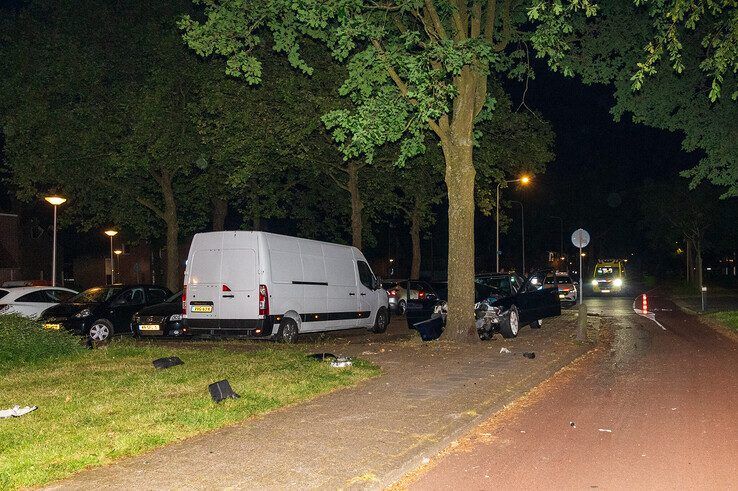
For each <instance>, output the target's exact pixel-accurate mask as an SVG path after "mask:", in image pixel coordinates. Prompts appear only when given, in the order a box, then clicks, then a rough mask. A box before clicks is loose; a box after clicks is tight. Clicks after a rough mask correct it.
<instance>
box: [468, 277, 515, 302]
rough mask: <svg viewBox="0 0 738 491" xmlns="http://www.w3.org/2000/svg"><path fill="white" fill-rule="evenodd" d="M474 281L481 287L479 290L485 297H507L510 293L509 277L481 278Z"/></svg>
mask: <svg viewBox="0 0 738 491" xmlns="http://www.w3.org/2000/svg"><path fill="white" fill-rule="evenodd" d="M474 281H476V283H477V285H478V286H480V287H481V288H479V290H480V292H481V293H482V295H483V296H486V297H489V296H492V295H504V296H508V295H510V294H511V293H512V290H511V289H510V277H509V276H482V277H478V278H476V279H475V280H474Z"/></svg>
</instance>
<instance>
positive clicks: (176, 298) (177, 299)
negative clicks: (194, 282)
mask: <svg viewBox="0 0 738 491" xmlns="http://www.w3.org/2000/svg"><path fill="white" fill-rule="evenodd" d="M182 293H183V292H182V290H180V291H178V292H177V293H175V294H174V295H172V296H171V297H169V298H167V299H166V300H164V303H174V302H181V301H182Z"/></svg>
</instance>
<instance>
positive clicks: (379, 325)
mask: <svg viewBox="0 0 738 491" xmlns="http://www.w3.org/2000/svg"><path fill="white" fill-rule="evenodd" d="M388 324H389V315H387V309H385V308H384V307H382V308H381V309H379V311H378V312H377V319H376V320H375V321H374V327H373V328H372V332H374V333H377V334H381V333H383V332H384V331H386V330H387V325H388Z"/></svg>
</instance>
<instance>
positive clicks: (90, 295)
mask: <svg viewBox="0 0 738 491" xmlns="http://www.w3.org/2000/svg"><path fill="white" fill-rule="evenodd" d="M122 291H123V289H122V288H120V287H109V286H105V287H95V288H90V289H88V290H85V291H83V292H82V293H78V294H77V295H75V296H73V297H72V298H70V299H69V300H68V302H70V303H100V302H105V301H107V300H110V299H111V298H113V297H114V296H116V295H117V294H119V293H120V292H122Z"/></svg>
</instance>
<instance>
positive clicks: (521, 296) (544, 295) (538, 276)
mask: <svg viewBox="0 0 738 491" xmlns="http://www.w3.org/2000/svg"><path fill="white" fill-rule="evenodd" d="M552 274H553V270H551V269H542V270H539V271H536V272H535V273H533V274H532V275H531V276H530V277H528V279H527V280H526V281H525V283H524V284H523V286H522V288H521V289H520V291H519V293H518V294H517V295H516V297H515V305H516V306H517V307H518V313H519V315H520V323H521V324H528V323H530V322H533V321H536V320H538V319H545V318H547V317H555V316H557V315H561V303H560V302H559V291H558V289H557V288H550V287H549V288H547V287H546V286H547V285H546V278H547V277H548V276H549V275H552ZM549 286H550V285H549ZM554 286H555V284H554Z"/></svg>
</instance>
